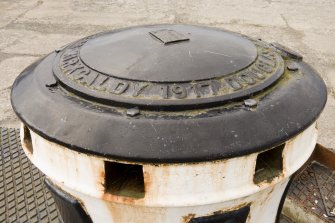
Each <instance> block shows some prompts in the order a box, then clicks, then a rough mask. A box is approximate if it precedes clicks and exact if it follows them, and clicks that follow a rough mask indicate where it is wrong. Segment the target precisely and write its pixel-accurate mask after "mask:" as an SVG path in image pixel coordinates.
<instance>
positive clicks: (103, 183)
mask: <svg viewBox="0 0 335 223" xmlns="http://www.w3.org/2000/svg"><path fill="white" fill-rule="evenodd" d="M28 133H29V134H28ZM316 135H317V131H316V128H315V125H314V124H313V125H312V126H310V127H309V128H308V129H306V130H305V131H303V132H302V133H300V134H299V135H298V136H296V137H294V138H292V139H291V140H289V141H287V142H286V143H285V144H282V145H278V146H276V147H274V148H269V150H267V151H264V152H261V153H254V154H250V155H246V156H242V157H236V158H231V159H226V160H220V161H212V162H200V163H179V164H150V163H130V162H124V161H118V160H110V159H106V158H103V157H96V156H93V155H88V154H83V153H78V152H75V151H73V150H70V149H68V148H65V147H62V146H60V145H57V144H55V143H52V142H50V141H47V140H45V139H44V138H42V137H41V136H39V135H37V134H36V133H34V132H32V131H29V130H27V129H26V128H25V127H23V129H22V144H23V147H24V150H25V152H26V154H27V155H28V157H29V158H30V159H31V161H32V162H33V163H34V164H35V165H36V166H37V167H38V168H39V169H40V170H41V171H43V172H44V173H45V174H46V175H47V176H48V177H49V178H50V181H51V182H52V183H51V182H50V183H49V188H51V190H52V191H54V192H53V194H54V196H62V195H64V196H65V197H67V198H70V199H68V201H67V199H64V197H63V198H62V197H61V198H60V199H59V200H61V202H69V203H71V202H72V204H75V205H77V206H76V207H78V205H79V206H80V207H81V208H82V209H81V210H79V213H86V216H84V217H85V219H86V220H85V221H82V222H87V221H90V220H92V221H93V222H111V223H135V222H136V223H139V222H140V223H141V222H143V223H171V222H173V223H201V222H213V223H215V222H226V221H227V222H236V223H240V222H241V223H242V222H248V223H273V222H275V219H276V215H277V211H278V207H279V204H280V201H281V198H282V195H283V193H284V191H285V188H286V186H287V183H288V181H289V179H290V177H291V176H292V174H293V173H294V172H296V171H297V170H298V169H299V168H300V167H301V166H302V165H303V164H304V163H305V162H306V161H307V160H308V158H309V156H310V155H311V154H312V152H313V149H314V146H315V143H316ZM29 137H31V139H29ZM52 188H54V189H52ZM57 191H58V192H57ZM79 209H80V208H79ZM75 210H77V211H78V209H74V210H73V212H74V211H75ZM78 216H79V215H78ZM65 218H66V217H65ZM87 219H90V220H87ZM64 220H65V222H66V220H67V219H64ZM69 221H70V220H69Z"/></svg>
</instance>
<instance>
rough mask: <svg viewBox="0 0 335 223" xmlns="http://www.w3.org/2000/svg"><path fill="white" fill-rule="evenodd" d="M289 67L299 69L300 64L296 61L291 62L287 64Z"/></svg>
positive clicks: (289, 68) (293, 69)
mask: <svg viewBox="0 0 335 223" xmlns="http://www.w3.org/2000/svg"><path fill="white" fill-rule="evenodd" d="M287 69H288V70H289V71H297V70H299V66H298V64H297V63H296V62H291V63H289V64H288V65H287Z"/></svg>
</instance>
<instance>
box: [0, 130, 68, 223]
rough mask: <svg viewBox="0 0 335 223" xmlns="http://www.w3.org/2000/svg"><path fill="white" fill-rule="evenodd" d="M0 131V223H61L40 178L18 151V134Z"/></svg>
mask: <svg viewBox="0 0 335 223" xmlns="http://www.w3.org/2000/svg"><path fill="white" fill-rule="evenodd" d="M0 131H1V134H0V150H1V151H0V152H1V156H0V222H6V223H14V222H15V223H21V222H22V223H23V222H29V223H34V222H42V223H44V222H45V223H46V222H52V223H56V222H57V223H58V222H59V223H61V222H62V220H61V218H60V215H59V213H58V211H57V209H56V206H55V202H54V200H53V198H52V196H51V194H50V192H49V191H48V190H47V189H46V188H45V186H44V176H43V174H42V173H41V172H40V171H39V170H38V169H37V168H36V167H34V166H33V165H32V164H31V162H30V161H29V160H28V158H27V157H26V155H25V154H24V152H23V150H22V148H21V144H20V140H19V130H18V129H9V128H1V127H0Z"/></svg>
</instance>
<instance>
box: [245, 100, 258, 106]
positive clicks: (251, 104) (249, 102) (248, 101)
mask: <svg viewBox="0 0 335 223" xmlns="http://www.w3.org/2000/svg"><path fill="white" fill-rule="evenodd" d="M244 105H245V106H248V107H254V106H256V105H257V101H256V100H254V99H246V100H244Z"/></svg>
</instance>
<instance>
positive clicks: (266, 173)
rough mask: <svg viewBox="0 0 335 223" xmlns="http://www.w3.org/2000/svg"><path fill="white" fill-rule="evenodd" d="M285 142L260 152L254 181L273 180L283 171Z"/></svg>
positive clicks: (256, 182) (257, 182)
mask: <svg viewBox="0 0 335 223" xmlns="http://www.w3.org/2000/svg"><path fill="white" fill-rule="evenodd" d="M284 147H285V144H281V145H279V146H277V147H275V148H272V149H270V150H268V151H265V152H262V153H260V154H258V156H257V160H256V168H255V174H254V183H255V184H259V183H261V182H268V183H269V182H271V181H272V180H273V179H274V178H276V177H278V176H280V175H281V174H282V172H283V149H284Z"/></svg>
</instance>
